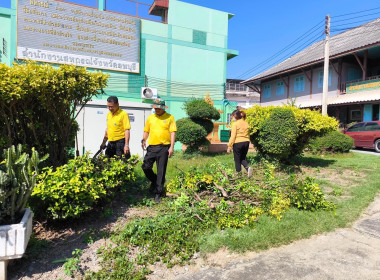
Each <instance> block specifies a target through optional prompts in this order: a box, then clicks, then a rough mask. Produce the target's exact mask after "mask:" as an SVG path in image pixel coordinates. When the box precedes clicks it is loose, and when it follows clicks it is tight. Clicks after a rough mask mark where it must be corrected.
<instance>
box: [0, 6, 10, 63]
mask: <svg viewBox="0 0 380 280" xmlns="http://www.w3.org/2000/svg"><path fill="white" fill-rule="evenodd" d="M0 26H1V28H0V63H5V64H7V65H11V53H10V51H11V48H12V47H11V9H5V8H0ZM3 40H5V41H3ZM3 42H5V45H6V52H7V53H5V54H4V53H3Z"/></svg>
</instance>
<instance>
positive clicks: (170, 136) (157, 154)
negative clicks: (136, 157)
mask: <svg viewBox="0 0 380 280" xmlns="http://www.w3.org/2000/svg"><path fill="white" fill-rule="evenodd" d="M154 102H155V104H154V105H153V108H154V109H155V113H154V114H152V115H150V116H149V117H148V119H147V120H146V122H145V126H144V133H143V139H142V140H141V145H142V148H143V149H144V150H146V151H147V152H146V155H145V157H144V162H143V165H142V170H143V171H144V173H145V176H146V177H147V178H148V179H149V181H150V182H151V185H150V189H151V191H153V192H154V193H155V197H154V201H155V202H156V203H159V202H160V201H161V196H162V192H163V188H164V183H165V174H166V166H167V164H168V158H169V157H171V156H172V155H173V153H174V142H175V133H176V131H177V126H176V123H175V120H174V117H173V116H172V115H170V114H169V113H167V112H166V111H165V110H166V109H167V108H168V107H167V106H165V101H164V100H161V99H156V100H155V101H154ZM148 138H149V141H148V144H149V146H148V147H147V146H146V141H147V140H148ZM155 162H156V165H157V174H155V173H154V172H153V164H154V163H155Z"/></svg>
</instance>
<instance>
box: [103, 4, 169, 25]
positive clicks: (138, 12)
mask: <svg viewBox="0 0 380 280" xmlns="http://www.w3.org/2000/svg"><path fill="white" fill-rule="evenodd" d="M108 1H109V0H105V7H104V10H105V11H109V12H113V13H118V14H124V15H130V16H133V17H138V18H141V19H147V20H151V21H157V22H163V23H164V20H157V19H152V18H148V17H146V15H145V14H144V12H141V11H142V10H145V11H149V10H150V8H151V7H152V6H153V5H151V4H147V3H143V2H138V1H134V0H124V1H125V2H128V3H130V4H131V5H135V11H136V14H126V13H123V12H120V11H114V10H108V9H107V2H108ZM111 1H115V0H111ZM118 1H120V0H118ZM152 1H153V0H152ZM142 7H145V9H143V8H142ZM157 17H158V16H157Z"/></svg>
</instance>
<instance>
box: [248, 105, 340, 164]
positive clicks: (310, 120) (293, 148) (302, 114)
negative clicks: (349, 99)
mask: <svg viewBox="0 0 380 280" xmlns="http://www.w3.org/2000/svg"><path fill="white" fill-rule="evenodd" d="M278 108H282V109H283V110H286V111H290V112H293V114H294V117H295V122H296V125H297V128H298V132H297V137H296V141H295V142H294V141H293V140H292V144H291V145H290V143H287V144H286V145H283V146H282V147H279V148H282V149H286V150H287V149H290V151H281V152H280V151H279V150H278V151H276V154H267V152H266V151H267V150H264V148H262V147H261V146H260V145H261V144H262V143H266V141H265V139H262V137H263V136H264V135H268V132H266V133H264V134H261V129H262V128H264V127H267V125H264V126H263V122H266V123H267V120H268V119H270V118H271V115H272V112H273V111H275V110H277V109H278ZM246 114H247V122H248V124H249V127H250V134H251V141H252V142H253V143H254V144H255V146H256V148H257V149H258V151H259V155H260V156H263V157H265V158H268V159H269V158H271V159H277V160H290V159H292V158H293V157H294V156H297V155H299V154H301V153H302V151H303V150H304V148H305V146H306V145H307V144H308V142H309V140H310V139H311V138H313V137H317V136H321V135H324V134H325V133H328V132H330V131H333V130H336V129H337V127H338V121H337V120H336V119H334V118H331V117H328V116H322V115H321V113H320V112H318V111H311V110H308V109H300V108H297V107H293V106H290V105H283V106H277V107H276V106H268V107H261V106H259V105H255V106H253V107H251V108H249V109H248V110H246ZM269 124H271V122H269ZM272 125H274V124H273V123H272ZM277 128H278V129H277V133H276V131H275V130H274V129H272V133H274V135H272V139H275V138H276V137H278V138H279V141H280V139H283V137H284V135H283V134H284V133H283V128H282V125H281V124H279V126H278V127H277ZM286 129H289V128H286ZM276 134H277V135H278V136H276ZM292 137H293V136H292ZM286 154H287V155H288V157H284V155H286ZM277 155H279V158H277Z"/></svg>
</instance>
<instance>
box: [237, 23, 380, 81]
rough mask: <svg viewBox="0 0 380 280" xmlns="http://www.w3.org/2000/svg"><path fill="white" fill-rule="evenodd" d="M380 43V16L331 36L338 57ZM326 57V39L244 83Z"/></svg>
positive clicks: (332, 49) (334, 51)
mask: <svg viewBox="0 0 380 280" xmlns="http://www.w3.org/2000/svg"><path fill="white" fill-rule="evenodd" d="M373 44H380V18H378V19H375V20H373V21H371V22H368V23H366V24H363V25H361V26H358V27H355V28H353V29H350V30H347V31H345V32H342V33H340V34H337V35H334V36H331V37H330V57H338V56H340V55H342V54H344V53H348V52H350V51H353V50H358V49H361V48H364V47H365V46H369V45H373ZM323 59H324V40H322V41H319V42H316V43H314V44H313V45H311V46H309V47H308V48H306V49H304V50H303V51H301V52H299V53H297V54H295V55H293V56H291V57H289V58H288V59H286V60H284V61H283V62H281V63H280V64H277V65H276V66H274V67H272V68H270V69H268V70H266V71H264V72H262V73H261V74H259V75H256V76H254V77H252V78H250V79H248V80H245V81H244V82H243V83H248V82H253V81H257V80H262V79H263V78H269V77H271V76H275V75H279V74H281V73H284V72H288V71H290V70H293V69H296V68H299V67H301V66H305V65H310V64H315V63H320V62H321V61H323Z"/></svg>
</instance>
